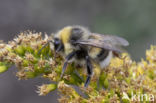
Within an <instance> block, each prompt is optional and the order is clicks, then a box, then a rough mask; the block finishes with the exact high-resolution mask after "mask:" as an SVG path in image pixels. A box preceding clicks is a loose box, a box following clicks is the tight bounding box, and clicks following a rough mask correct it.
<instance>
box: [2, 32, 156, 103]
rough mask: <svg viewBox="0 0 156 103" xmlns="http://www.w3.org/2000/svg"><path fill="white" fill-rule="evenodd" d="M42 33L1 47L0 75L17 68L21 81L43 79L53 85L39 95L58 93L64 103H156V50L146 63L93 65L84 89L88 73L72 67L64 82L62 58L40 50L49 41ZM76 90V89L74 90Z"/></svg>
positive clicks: (124, 61)
mask: <svg viewBox="0 0 156 103" xmlns="http://www.w3.org/2000/svg"><path fill="white" fill-rule="evenodd" d="M41 35H42V34H41V33H35V32H30V31H27V32H24V33H20V34H19V36H18V37H16V38H15V39H14V40H13V41H10V42H9V43H8V44H6V43H3V42H1V43H0V73H3V72H5V71H6V70H8V68H9V67H10V66H12V65H15V66H16V67H17V68H18V72H17V73H16V75H17V76H18V77H19V79H29V78H35V77H37V76H41V77H43V78H47V79H49V80H50V81H52V83H51V84H43V85H42V86H38V91H37V92H38V93H39V95H46V94H48V93H49V92H51V91H53V90H55V89H58V92H59V94H60V95H61V96H60V98H59V99H58V100H59V102H61V103H120V102H122V103H134V102H154V101H155V102H156V46H151V48H150V49H149V50H147V51H146V59H145V60H144V59H141V61H140V62H135V61H132V60H131V58H130V56H129V55H128V54H124V53H123V54H122V56H121V58H117V57H115V58H113V59H112V61H111V63H110V65H109V66H108V67H106V68H105V69H104V70H101V69H100V68H99V66H97V65H96V64H95V65H94V67H95V69H94V74H93V76H92V80H91V83H90V85H89V87H88V88H84V87H83V85H84V80H85V79H86V71H85V70H86V69H84V68H77V67H75V65H74V64H73V63H72V64H69V65H68V68H67V71H66V72H65V75H64V77H63V78H62V79H61V78H60V74H61V68H62V65H63V61H64V60H63V58H62V57H61V56H60V55H58V54H57V55H56V58H54V51H53V50H52V49H50V46H49V45H48V46H47V47H45V48H44V49H43V50H42V51H41V52H39V51H40V49H41V48H42V46H43V45H44V44H46V43H47V42H48V40H49V38H50V37H48V36H47V35H46V34H45V37H44V38H43V39H42V36H41ZM75 88H77V89H75Z"/></svg>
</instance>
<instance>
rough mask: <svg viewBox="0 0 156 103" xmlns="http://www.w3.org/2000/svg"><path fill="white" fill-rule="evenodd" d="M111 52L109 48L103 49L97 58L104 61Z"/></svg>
mask: <svg viewBox="0 0 156 103" xmlns="http://www.w3.org/2000/svg"><path fill="white" fill-rule="evenodd" d="M108 54H109V51H108V50H105V49H102V50H101V51H100V53H99V54H98V55H97V58H98V59H99V61H103V60H104V59H105V58H106V57H107V56H108Z"/></svg>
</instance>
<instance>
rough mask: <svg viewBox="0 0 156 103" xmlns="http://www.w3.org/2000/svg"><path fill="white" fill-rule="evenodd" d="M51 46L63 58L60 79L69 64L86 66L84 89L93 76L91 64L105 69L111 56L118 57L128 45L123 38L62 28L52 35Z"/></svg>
mask: <svg viewBox="0 0 156 103" xmlns="http://www.w3.org/2000/svg"><path fill="white" fill-rule="evenodd" d="M50 42H51V41H50ZM52 44H53V45H54V50H55V52H56V53H60V54H61V55H63V57H65V62H64V65H63V67H62V74H61V78H62V76H63V74H64V72H65V70H66V68H67V65H68V63H69V62H75V63H76V64H79V65H86V69H87V79H86V81H85V85H84V86H85V87H87V86H88V84H89V82H90V80H91V76H92V74H93V65H92V62H96V63H97V64H99V66H100V67H101V68H105V67H106V66H107V65H108V64H109V63H110V60H111V58H112V57H113V55H115V56H118V55H119V53H121V52H122V49H121V47H122V46H128V45H129V43H128V41H127V40H125V39H124V38H121V37H118V36H115V35H102V34H98V33H92V32H90V31H89V30H88V29H86V28H85V27H82V26H67V27H64V28H63V29H61V30H60V31H58V32H57V33H56V34H55V35H54V40H52Z"/></svg>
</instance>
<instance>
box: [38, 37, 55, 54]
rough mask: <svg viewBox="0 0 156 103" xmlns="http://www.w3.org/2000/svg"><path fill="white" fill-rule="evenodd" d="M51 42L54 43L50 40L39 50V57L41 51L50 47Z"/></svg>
mask: <svg viewBox="0 0 156 103" xmlns="http://www.w3.org/2000/svg"><path fill="white" fill-rule="evenodd" d="M50 42H52V43H53V41H52V40H48V42H47V43H46V44H45V45H44V46H43V47H42V48H41V49H40V50H39V52H38V55H39V54H40V53H41V51H42V50H43V49H44V48H45V47H46V46H48V45H49V43H50Z"/></svg>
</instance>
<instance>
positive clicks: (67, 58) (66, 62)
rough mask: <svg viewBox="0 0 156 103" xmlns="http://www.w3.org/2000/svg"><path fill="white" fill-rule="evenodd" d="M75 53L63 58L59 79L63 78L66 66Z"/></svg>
mask: <svg viewBox="0 0 156 103" xmlns="http://www.w3.org/2000/svg"><path fill="white" fill-rule="evenodd" d="M75 53H76V52H75V51H73V52H71V53H70V54H68V55H67V56H66V58H65V62H64V65H63V68H62V73H61V78H62V77H63V74H64V72H65V70H66V68H67V65H68V61H69V60H70V59H71V58H72V57H73V56H74V55H75Z"/></svg>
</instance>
